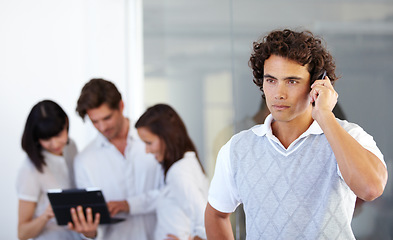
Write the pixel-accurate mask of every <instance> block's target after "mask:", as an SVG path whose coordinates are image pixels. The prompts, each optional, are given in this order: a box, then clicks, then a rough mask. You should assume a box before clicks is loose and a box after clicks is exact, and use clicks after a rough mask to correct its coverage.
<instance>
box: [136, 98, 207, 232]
mask: <svg viewBox="0 0 393 240" xmlns="http://www.w3.org/2000/svg"><path fill="white" fill-rule="evenodd" d="M135 127H136V128H137V131H138V134H139V136H140V138H141V139H142V140H143V141H144V142H145V144H146V152H148V153H152V154H153V155H154V157H155V158H156V160H157V161H158V162H159V163H160V164H161V166H162V171H163V172H164V178H165V180H164V182H165V183H164V187H163V189H162V190H161V194H160V196H159V198H158V200H157V207H156V212H157V227H156V229H155V238H154V239H156V240H163V239H182V240H188V239H206V233H205V227H204V210H205V207H206V203H207V191H208V186H209V183H208V179H207V177H206V176H205V174H204V170H203V167H202V164H201V162H200V161H199V159H198V154H197V151H196V148H195V146H194V143H193V142H192V140H191V138H190V137H189V135H188V132H187V129H186V126H185V125H184V123H183V121H182V120H181V118H180V116H179V115H178V114H177V113H176V111H175V110H174V109H173V108H172V107H170V106H168V105H166V104H157V105H154V106H152V107H150V108H148V109H147V110H146V112H145V113H144V114H143V115H142V116H141V117H140V118H139V120H138V121H137V122H136V124H135Z"/></svg>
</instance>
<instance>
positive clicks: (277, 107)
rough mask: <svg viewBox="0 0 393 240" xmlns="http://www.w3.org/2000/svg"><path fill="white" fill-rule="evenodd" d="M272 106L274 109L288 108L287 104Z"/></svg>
mask: <svg viewBox="0 0 393 240" xmlns="http://www.w3.org/2000/svg"><path fill="white" fill-rule="evenodd" d="M273 108H274V109H276V110H285V109H288V108H289V106H287V105H273Z"/></svg>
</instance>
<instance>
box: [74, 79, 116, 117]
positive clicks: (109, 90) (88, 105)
mask: <svg viewBox="0 0 393 240" xmlns="http://www.w3.org/2000/svg"><path fill="white" fill-rule="evenodd" d="M120 101H121V94H120V92H119V90H117V88H116V86H115V84H113V83H112V82H110V81H107V80H105V79H102V78H93V79H91V80H90V81H89V82H88V83H86V84H85V86H83V88H82V91H81V94H80V96H79V99H78V103H77V106H76V111H77V112H78V114H79V116H81V118H82V119H83V118H84V117H85V116H86V113H87V111H88V110H90V109H93V108H98V107H100V106H101V105H102V104H104V103H106V104H108V106H109V107H110V108H111V109H119V103H120Z"/></svg>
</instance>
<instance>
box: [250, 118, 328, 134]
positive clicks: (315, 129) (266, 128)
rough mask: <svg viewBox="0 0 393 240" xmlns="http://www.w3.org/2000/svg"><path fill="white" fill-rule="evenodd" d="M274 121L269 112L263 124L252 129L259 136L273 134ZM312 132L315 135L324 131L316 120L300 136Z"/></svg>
mask: <svg viewBox="0 0 393 240" xmlns="http://www.w3.org/2000/svg"><path fill="white" fill-rule="evenodd" d="M273 121H274V119H273V115H272V114H269V115H268V116H267V117H266V119H265V122H264V123H263V124H261V125H257V126H255V127H253V128H252V131H253V132H254V133H255V135H257V136H264V135H266V134H268V135H273V132H272V122H273ZM312 134H314V135H319V134H323V131H322V129H321V127H320V126H319V124H318V123H317V121H315V120H314V121H313V123H312V124H311V125H310V127H309V128H308V129H307V130H306V131H305V132H304V133H303V134H302V135H301V136H300V138H301V137H306V136H308V135H312Z"/></svg>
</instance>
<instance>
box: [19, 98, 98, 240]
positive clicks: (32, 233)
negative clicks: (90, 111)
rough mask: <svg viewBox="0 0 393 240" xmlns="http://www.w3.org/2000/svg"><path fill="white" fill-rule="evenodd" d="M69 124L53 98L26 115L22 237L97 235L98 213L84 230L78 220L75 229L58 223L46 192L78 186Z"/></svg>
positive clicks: (21, 183) (21, 178)
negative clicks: (74, 179) (75, 181)
mask: <svg viewBox="0 0 393 240" xmlns="http://www.w3.org/2000/svg"><path fill="white" fill-rule="evenodd" d="M68 127H69V120H68V117H67V115H66V113H65V112H64V111H63V109H62V108H61V107H60V106H59V105H58V104H57V103H55V102H53V101H50V100H44V101H41V102H39V103H37V104H36V105H35V106H34V107H33V108H32V109H31V112H30V114H29V116H28V118H27V121H26V125H25V129H24V132H23V136H22V148H23V150H24V151H25V152H26V154H27V158H26V160H25V161H24V162H23V163H22V166H21V168H20V169H19V173H18V177H17V193H18V199H19V210H18V212H19V213H18V238H19V239H30V238H34V239H48V240H49V239H83V238H85V236H86V237H95V235H96V229H97V225H98V222H99V216H97V217H98V218H96V221H95V222H94V223H93V222H92V221H90V220H91V219H90V220H89V223H88V224H87V223H86V222H84V224H86V225H85V226H87V228H85V229H82V230H81V229H80V228H79V227H80V222H79V220H78V221H77V222H74V224H75V225H74V224H72V223H70V224H69V226H68V227H69V228H70V229H72V230H74V231H71V230H69V229H67V228H66V227H61V226H58V225H57V223H56V221H55V219H54V218H53V217H54V214H53V211H52V208H51V206H50V204H49V199H48V197H47V195H46V194H47V190H48V189H59V188H60V189H67V188H73V187H75V184H74V182H73V171H72V165H73V160H74V157H75V155H76V153H77V148H76V145H75V143H74V142H73V141H72V140H70V139H69V137H68ZM87 211H88V212H89V211H90V212H91V209H90V210H87ZM80 212H81V209H78V211H77V213H76V212H75V209H72V210H71V213H72V215H73V216H74V217H75V216H78V217H79V216H81V215H76V214H80ZM90 212H89V213H88V215H89V217H91V213H90ZM77 232H79V233H83V234H84V235H81V234H78V233H77Z"/></svg>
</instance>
